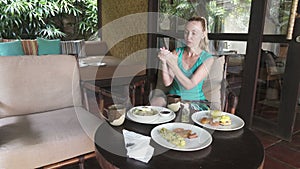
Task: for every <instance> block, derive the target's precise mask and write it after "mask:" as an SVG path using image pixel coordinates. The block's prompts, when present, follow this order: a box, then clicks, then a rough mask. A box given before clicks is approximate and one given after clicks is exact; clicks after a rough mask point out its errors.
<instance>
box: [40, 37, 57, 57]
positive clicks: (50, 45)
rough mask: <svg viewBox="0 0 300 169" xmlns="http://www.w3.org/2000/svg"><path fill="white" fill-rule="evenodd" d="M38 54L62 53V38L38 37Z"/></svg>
mask: <svg viewBox="0 0 300 169" xmlns="http://www.w3.org/2000/svg"><path fill="white" fill-rule="evenodd" d="M37 44H38V55H55V54H61V48H60V47H61V46H60V39H53V40H48V39H43V38H37Z"/></svg>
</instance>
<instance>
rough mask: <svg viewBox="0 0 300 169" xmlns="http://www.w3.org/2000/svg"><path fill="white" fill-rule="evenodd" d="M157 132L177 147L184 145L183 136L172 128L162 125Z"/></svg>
mask: <svg viewBox="0 0 300 169" xmlns="http://www.w3.org/2000/svg"><path fill="white" fill-rule="evenodd" d="M159 133H160V135H161V136H162V137H163V138H164V139H166V140H167V141H168V142H170V143H171V144H174V145H175V146H177V147H184V146H185V144H186V142H185V140H184V138H183V137H182V136H180V135H179V134H177V133H176V132H174V131H172V130H169V129H167V128H164V127H163V128H161V129H160V130H159Z"/></svg>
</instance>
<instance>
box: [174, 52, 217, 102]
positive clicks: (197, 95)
mask: <svg viewBox="0 0 300 169" xmlns="http://www.w3.org/2000/svg"><path fill="white" fill-rule="evenodd" d="M176 52H179V55H178V67H179V68H180V70H181V71H182V73H183V74H184V75H185V76H186V77H188V78H191V77H192V76H193V74H194V72H195V71H196V70H197V69H198V68H199V67H200V66H201V65H202V64H203V62H205V61H206V60H207V59H208V58H211V57H212V55H211V54H209V53H208V52H206V51H204V50H203V51H202V52H201V54H200V57H199V58H198V60H197V61H196V63H195V64H194V65H193V66H192V67H191V68H190V69H188V70H186V69H185V68H184V67H183V65H182V55H183V52H184V47H181V48H177V49H176ZM203 83H204V80H202V81H201V82H200V83H198V84H197V85H196V86H195V87H194V88H192V89H190V90H187V89H185V88H184V87H183V86H182V85H181V84H180V82H179V81H178V80H177V78H176V77H175V79H174V81H173V83H172V86H171V89H170V91H169V93H170V94H177V95H180V96H181V99H182V100H206V98H205V96H204V93H203V91H202V86H203Z"/></svg>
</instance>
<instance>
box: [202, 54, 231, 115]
mask: <svg viewBox="0 0 300 169" xmlns="http://www.w3.org/2000/svg"><path fill="white" fill-rule="evenodd" d="M224 62H225V57H224V56H221V57H215V58H214V63H213V65H212V66H211V69H210V72H209V74H208V77H207V78H206V80H205V81H204V84H203V87H202V89H203V93H204V95H205V97H206V99H207V100H208V101H209V102H212V105H211V108H213V109H218V110H222V100H221V97H222V95H221V86H222V80H223V74H224Z"/></svg>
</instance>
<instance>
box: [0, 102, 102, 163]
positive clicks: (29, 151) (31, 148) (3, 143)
mask: <svg viewBox="0 0 300 169" xmlns="http://www.w3.org/2000/svg"><path fill="white" fill-rule="evenodd" d="M101 123H102V121H100V119H98V118H97V117H96V116H94V115H92V114H91V113H90V112H87V111H85V110H84V109H83V108H81V107H71V108H64V109H60V110H54V111H49V112H44V113H36V114H30V115H24V116H14V117H7V118H5V119H0V138H1V139H0V168H37V167H41V166H45V165H48V164H52V163H55V162H59V161H62V160H65V159H69V158H72V157H76V156H78V155H82V154H86V153H89V152H93V151H94V142H93V140H94V133H95V131H96V129H97V127H98V126H99V125H100V124H101Z"/></svg>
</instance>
